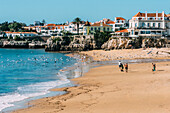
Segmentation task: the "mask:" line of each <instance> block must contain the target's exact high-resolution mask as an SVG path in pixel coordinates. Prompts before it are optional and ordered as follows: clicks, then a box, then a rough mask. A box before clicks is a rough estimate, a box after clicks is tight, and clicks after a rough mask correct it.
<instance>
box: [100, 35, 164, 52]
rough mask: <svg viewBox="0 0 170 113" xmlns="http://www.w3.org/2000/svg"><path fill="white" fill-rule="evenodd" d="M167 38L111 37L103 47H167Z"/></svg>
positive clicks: (105, 48) (109, 48)
mask: <svg viewBox="0 0 170 113" xmlns="http://www.w3.org/2000/svg"><path fill="white" fill-rule="evenodd" d="M166 44H167V40H166V39H153V38H135V39H132V38H113V37H112V38H110V39H109V40H108V41H107V42H105V43H104V44H103V45H102V46H101V48H102V49H104V50H107V49H108V50H111V49H130V48H148V47H149V48H150V47H156V48H161V47H166Z"/></svg>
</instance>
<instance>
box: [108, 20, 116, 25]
mask: <svg viewBox="0 0 170 113" xmlns="http://www.w3.org/2000/svg"><path fill="white" fill-rule="evenodd" d="M106 24H115V22H114V21H112V20H109V21H108V22H106Z"/></svg>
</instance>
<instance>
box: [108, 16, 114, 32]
mask: <svg viewBox="0 0 170 113" xmlns="http://www.w3.org/2000/svg"><path fill="white" fill-rule="evenodd" d="M106 24H107V25H110V26H112V31H115V22H114V21H112V20H110V19H109V20H108V21H107V22H106Z"/></svg>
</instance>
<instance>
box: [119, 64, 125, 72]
mask: <svg viewBox="0 0 170 113" xmlns="http://www.w3.org/2000/svg"><path fill="white" fill-rule="evenodd" d="M119 69H120V71H121V72H123V69H124V66H123V64H122V62H121V61H119Z"/></svg>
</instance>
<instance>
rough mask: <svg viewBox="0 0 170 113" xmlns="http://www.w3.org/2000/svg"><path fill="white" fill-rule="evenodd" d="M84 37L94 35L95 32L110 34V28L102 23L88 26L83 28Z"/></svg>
mask: <svg viewBox="0 0 170 113" xmlns="http://www.w3.org/2000/svg"><path fill="white" fill-rule="evenodd" d="M83 29H84V35H88V34H94V33H95V32H96V31H100V32H104V31H106V32H112V26H110V25H107V24H105V23H104V22H98V23H94V24H91V25H90V24H88V25H85V26H84V28H83Z"/></svg>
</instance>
